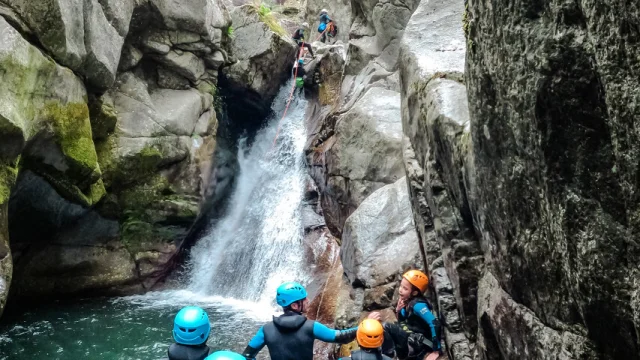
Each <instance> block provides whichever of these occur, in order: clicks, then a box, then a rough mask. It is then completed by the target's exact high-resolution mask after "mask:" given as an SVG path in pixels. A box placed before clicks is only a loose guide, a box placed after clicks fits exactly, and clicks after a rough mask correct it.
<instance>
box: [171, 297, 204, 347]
mask: <svg viewBox="0 0 640 360" xmlns="http://www.w3.org/2000/svg"><path fill="white" fill-rule="evenodd" d="M210 332H211V325H210V324H209V316H208V315H207V313H206V312H205V311H204V310H202V309H201V308H199V307H197V306H187V307H184V308H182V309H180V311H178V313H177V314H176V318H175V320H174V321H173V339H174V340H175V341H176V342H177V343H178V344H182V345H200V344H203V343H204V342H205V341H207V338H208V337H209V333H210Z"/></svg>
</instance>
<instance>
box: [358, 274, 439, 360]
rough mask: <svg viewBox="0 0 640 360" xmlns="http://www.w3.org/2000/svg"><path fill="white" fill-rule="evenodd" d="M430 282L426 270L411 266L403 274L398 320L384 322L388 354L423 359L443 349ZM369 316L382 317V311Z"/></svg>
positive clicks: (385, 345) (399, 357)
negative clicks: (428, 294)
mask: <svg viewBox="0 0 640 360" xmlns="http://www.w3.org/2000/svg"><path fill="white" fill-rule="evenodd" d="M428 285H429V278H428V277H427V275H426V274H425V273H423V272H422V271H419V270H409V271H407V272H406V273H404V275H402V281H401V282H400V287H399V289H398V292H399V294H400V299H399V300H398V305H397V307H396V316H397V317H398V323H397V324H391V323H384V324H383V327H384V343H383V345H382V352H383V353H384V354H385V355H387V356H389V357H393V356H394V355H397V356H398V359H401V360H404V359H408V360H418V359H420V360H422V359H423V358H424V357H425V356H426V355H427V354H430V356H431V354H432V353H434V352H436V353H440V352H441V347H440V323H439V321H438V319H437V318H436V317H435V316H434V315H433V314H432V312H431V305H429V303H428V302H427V299H426V298H425V297H424V293H425V292H426V291H427V287H428ZM369 318H373V319H376V320H380V314H379V313H371V314H370V315H369ZM433 355H435V354H433Z"/></svg>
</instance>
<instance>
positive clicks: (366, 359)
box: [339, 349, 392, 360]
mask: <svg viewBox="0 0 640 360" xmlns="http://www.w3.org/2000/svg"><path fill="white" fill-rule="evenodd" d="M339 360H392V359H391V358H390V357H388V356H386V355H383V354H382V351H380V349H361V350H356V351H353V352H351V356H350V357H344V358H340V359H339Z"/></svg>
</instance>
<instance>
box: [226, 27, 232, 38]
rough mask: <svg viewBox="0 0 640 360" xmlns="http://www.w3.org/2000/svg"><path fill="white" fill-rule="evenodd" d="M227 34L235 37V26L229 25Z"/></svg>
mask: <svg viewBox="0 0 640 360" xmlns="http://www.w3.org/2000/svg"><path fill="white" fill-rule="evenodd" d="M226 32H227V36H228V37H230V38H232V37H233V26H231V25H229V27H228V28H227V31H226Z"/></svg>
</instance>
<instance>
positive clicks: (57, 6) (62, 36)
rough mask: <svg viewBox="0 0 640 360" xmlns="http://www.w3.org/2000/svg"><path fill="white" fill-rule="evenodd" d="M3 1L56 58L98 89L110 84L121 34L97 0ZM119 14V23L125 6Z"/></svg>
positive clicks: (122, 21)
mask: <svg viewBox="0 0 640 360" xmlns="http://www.w3.org/2000/svg"><path fill="white" fill-rule="evenodd" d="M105 1H106V0H105ZM4 2H5V3H6V4H7V5H9V6H11V7H12V8H13V9H14V10H15V11H16V13H18V14H19V15H20V17H21V18H22V19H24V20H25V22H26V24H27V25H28V26H29V27H30V28H31V29H32V30H33V32H34V34H35V36H36V37H37V38H38V40H39V41H40V43H41V44H42V45H43V46H44V48H45V49H46V50H47V51H48V52H49V53H51V55H53V57H54V58H55V59H56V61H58V62H60V63H61V64H62V65H64V66H67V67H69V68H71V69H72V70H74V71H76V72H78V73H79V74H81V75H83V76H84V77H85V78H86V79H87V81H88V82H89V84H90V85H92V86H95V87H97V88H99V89H106V88H108V87H109V86H110V85H111V84H112V83H113V81H114V79H115V76H116V70H117V67H118V62H119V60H120V52H121V50H122V46H123V44H124V35H121V34H120V33H118V31H117V30H116V29H115V28H114V26H113V25H112V24H111V23H109V21H108V20H107V18H106V16H105V13H104V11H103V9H102V6H101V5H100V3H99V2H98V0H87V1H84V0H68V1H67V0H45V1H38V2H33V1H27V0H5V1H4ZM124 8H126V5H125V4H123V9H124ZM118 16H119V19H120V23H121V24H122V23H127V22H128V21H129V20H128V19H127V17H128V18H130V17H131V15H130V14H129V15H128V13H127V11H126V9H124V10H123V13H122V14H119V15H118Z"/></svg>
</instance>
